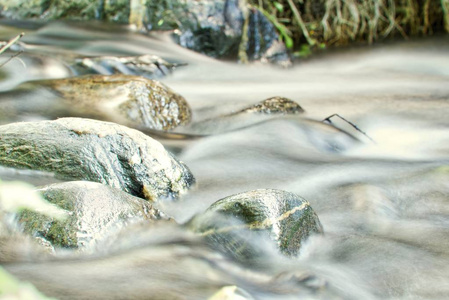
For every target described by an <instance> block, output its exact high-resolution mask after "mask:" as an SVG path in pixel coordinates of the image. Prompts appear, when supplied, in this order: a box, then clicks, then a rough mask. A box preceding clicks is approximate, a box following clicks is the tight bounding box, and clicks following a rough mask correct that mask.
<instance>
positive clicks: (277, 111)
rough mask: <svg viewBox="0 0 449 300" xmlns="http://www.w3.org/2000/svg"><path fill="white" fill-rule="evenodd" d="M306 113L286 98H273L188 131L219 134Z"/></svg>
mask: <svg viewBox="0 0 449 300" xmlns="http://www.w3.org/2000/svg"><path fill="white" fill-rule="evenodd" d="M301 113H304V109H303V108H302V107H301V106H300V105H299V104H298V103H296V102H294V101H292V100H290V99H288V98H284V97H279V96H276V97H271V98H268V99H265V100H263V101H261V102H259V103H256V104H254V105H251V106H249V107H245V108H243V109H240V110H238V111H236V112H232V113H230V114H226V115H222V116H218V117H215V118H210V119H205V120H202V121H199V122H195V123H192V124H191V125H190V126H188V127H187V129H186V130H187V131H188V132H190V133H194V134H217V133H222V132H227V131H232V130H236V129H240V128H244V127H248V126H251V125H254V124H257V123H260V122H263V121H267V120H271V119H274V118H278V117H280V116H285V115H296V114H301Z"/></svg>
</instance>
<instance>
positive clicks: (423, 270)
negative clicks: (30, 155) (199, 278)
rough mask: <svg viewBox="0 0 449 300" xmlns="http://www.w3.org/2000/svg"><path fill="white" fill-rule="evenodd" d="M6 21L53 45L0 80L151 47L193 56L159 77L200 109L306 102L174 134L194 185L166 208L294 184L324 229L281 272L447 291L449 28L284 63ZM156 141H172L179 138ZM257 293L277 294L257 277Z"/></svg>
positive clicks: (395, 293)
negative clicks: (279, 99) (194, 134)
mask: <svg viewBox="0 0 449 300" xmlns="http://www.w3.org/2000/svg"><path fill="white" fill-rule="evenodd" d="M19 25H20V27H22V29H20V28H17V27H18V26H19ZM25 25H27V27H26V28H23V27H25ZM0 29H1V30H0V34H1V36H0V38H3V39H5V38H6V37H10V36H12V35H14V34H16V33H18V32H20V31H21V30H24V31H26V33H27V35H26V36H25V38H24V39H23V41H24V42H26V43H30V44H33V43H34V44H39V46H35V48H34V50H35V51H36V53H48V54H49V56H44V55H41V54H36V55H34V54H23V55H22V56H20V58H21V60H22V61H19V60H13V61H11V62H9V63H8V64H7V65H5V66H4V67H3V68H2V69H1V71H2V72H4V73H5V74H6V75H4V76H7V77H6V78H5V79H3V81H0V89H1V90H7V89H10V88H12V87H13V86H15V85H16V84H18V83H19V82H22V81H26V80H32V79H40V78H55V77H63V76H68V75H69V71H68V69H67V67H66V66H65V65H64V64H61V63H60V62H59V61H58V55H61V56H64V55H70V54H73V53H78V54H79V53H81V54H86V55H105V54H111V55H140V54H147V53H151V54H155V55H158V56H161V57H162V58H164V59H166V60H168V61H172V62H185V63H187V64H188V65H187V66H182V67H179V68H177V69H176V70H175V71H174V72H173V74H170V75H168V76H166V77H164V78H161V81H163V82H164V83H165V84H167V85H168V86H169V87H171V88H172V89H173V90H175V91H176V92H178V93H180V94H181V95H183V96H184V97H185V98H186V99H187V101H188V102H189V104H190V105H191V107H192V110H193V116H194V120H195V121H198V120H203V119H208V118H214V117H217V116H219V115H222V114H224V113H228V112H232V111H236V110H238V109H240V108H243V107H246V106H248V105H250V104H253V103H256V102H259V101H261V100H263V99H266V98H269V97H271V96H283V97H288V98H290V99H292V100H294V101H296V102H298V103H299V104H300V105H301V106H302V107H303V108H304V109H305V111H306V113H305V115H304V116H302V117H296V118H285V119H276V120H271V121H266V122H260V123H257V124H254V125H252V126H248V127H245V128H242V129H239V130H234V131H230V132H226V133H222V134H215V135H211V136H208V137H204V138H200V139H192V140H186V141H183V142H182V143H180V142H179V143H178V144H177V145H176V153H177V154H176V155H177V156H178V157H179V158H180V159H181V160H182V161H184V162H185V163H186V164H187V165H188V166H189V168H190V169H191V171H192V173H193V174H194V175H195V177H196V179H197V185H196V187H195V189H194V190H192V191H191V192H190V193H189V194H187V195H186V196H185V197H184V199H183V201H181V202H178V203H174V204H170V205H165V206H164V207H161V209H163V210H164V211H166V212H167V213H168V214H169V215H172V216H173V217H174V218H175V219H176V220H177V221H178V222H180V223H183V222H186V221H187V220H189V218H190V217H192V216H193V215H194V214H195V213H198V212H201V211H203V210H204V209H206V208H207V207H208V206H209V205H210V204H211V203H213V202H215V201H216V200H218V199H220V198H223V197H225V196H229V195H231V194H235V193H239V192H244V191H249V190H253V189H258V188H275V189H281V190H286V191H290V192H293V193H296V194H298V195H301V196H302V197H304V198H306V199H307V200H308V201H309V202H310V203H311V205H312V207H313V208H314V210H315V211H316V213H317V214H318V216H319V218H320V220H321V222H322V225H323V228H324V232H325V234H324V235H323V236H313V237H311V238H310V239H309V240H308V242H307V244H306V245H304V246H303V248H302V250H301V254H300V256H299V258H297V259H295V260H294V261H290V262H288V263H286V262H285V261H283V260H282V259H281V258H276V257H273V258H272V259H273V261H272V265H276V267H273V270H275V272H276V273H282V272H300V271H301V272H307V273H310V274H313V275H314V276H316V278H318V279H319V280H320V282H325V284H324V286H332V287H334V288H335V290H336V291H337V292H336V294H337V295H340V296H341V297H342V298H353V299H371V298H373V299H376V298H378V299H446V298H447V297H448V296H449V250H448V249H449V130H448V129H449V121H448V115H449V51H448V50H449V39H448V38H447V37H439V38H433V39H426V40H417V41H406V42H398V43H392V44H386V45H377V46H374V47H369V48H368V47H361V48H348V49H341V50H338V51H332V52H330V53H325V54H320V55H317V56H316V57H314V58H312V59H309V60H306V61H301V62H298V63H296V64H295V66H294V67H293V68H292V69H288V70H282V69H278V68H275V67H270V66H267V65H259V64H257V63H256V64H252V65H239V64H236V63H233V62H222V61H217V60H214V59H212V58H208V57H204V56H202V55H200V54H197V53H193V52H191V51H189V50H186V49H182V48H180V47H179V46H177V45H175V44H174V43H173V42H172V41H171V40H170V36H169V35H168V34H166V33H152V34H150V35H149V36H144V35H139V34H133V33H129V32H127V31H126V30H125V29H123V28H119V27H117V28H103V27H102V26H101V25H99V24H88V25H83V26H81V25H74V24H71V25H70V24H66V23H50V24H42V25H39V26H36V25H35V24H34V25H33V26H31V25H29V24H24V23H22V24H15V25H14V26H6V25H4V26H2V27H0ZM335 113H338V114H340V115H341V116H343V117H345V118H346V119H348V120H350V121H351V122H353V123H355V124H357V126H358V127H359V128H361V129H362V130H363V131H364V132H366V133H367V135H368V136H369V137H370V138H372V139H373V140H374V142H372V141H370V140H369V139H366V138H365V137H364V136H362V135H359V138H360V139H362V140H363V141H362V142H358V141H356V140H355V139H353V138H351V137H350V136H348V135H347V134H344V133H343V132H341V131H338V130H332V127H329V126H326V125H325V124H322V123H321V122H320V121H321V120H323V119H324V118H326V117H328V116H330V115H332V114H335ZM341 124H342V126H344V124H343V123H341ZM346 129H347V130H352V128H349V127H347V128H346ZM354 134H357V133H354ZM162 142H163V143H164V144H165V145H166V146H167V147H169V148H170V147H172V146H173V141H169V140H162ZM4 174H6V173H5V171H4ZM3 176H6V177H7V178H6V179H14V178H25V177H26V176H25V177H24V176H21V175H17V174H15V173H14V174H10V173H7V174H6V175H3ZM166 234H169V235H171V234H173V235H176V231H173V232H171V231H169V232H168V233H166ZM156 252H157V251H156ZM157 253H159V252H157ZM157 253H156V254H157ZM159 254H160V253H159ZM130 255H134V254H130ZM136 259H137V258H136ZM276 259H278V260H279V261H276ZM161 261H162V262H165V263H166V264H167V266H166V268H174V267H175V266H173V263H170V262H168V261H165V260H164V259H162V260H161ZM160 264H161V265H162V264H163V263H160ZM182 267H183V268H188V267H191V268H193V269H194V268H195V265H191V266H190V265H189V266H184V265H182ZM162 268H164V266H163V267H162ZM180 268H181V267H180ZM18 270H19V271H17V270H16V271H15V274H19V275H20V274H21V273H20V268H19V269H18ZM25 270H27V269H25ZM56 270H58V271H59V269H56ZM105 270H106V271H105V272H107V271H110V270H111V269H105ZM12 271H14V270H12ZM184 271H185V270H184ZM184 271H183V269H180V272H181V273H182V272H184ZM265 271H267V270H265ZM267 272H268V271H267ZM24 273H26V272H24ZM230 273H232V272H230V271H229V273H226V272H225V274H226V276H230V275H229V274H230ZM268 273H269V272H268ZM80 274H84V273H80ZM99 274H100V275H98V276H101V272H100V273H99ZM145 274H146V273H145ZM147 275H148V274H147ZM23 276H24V277H25V278H27V276H25V275H23ZM142 276H143V275H142ZM148 276H150V275H148ZM155 276H161V275H160V274H156V275H155ZM170 276H172V277H170ZM170 276H168V275H167V277H161V278H166V281H167V280H168V281H170V280H172V281H173V282H166V281H165V282H162V280H161V279H159V280H158V281H157V282H158V284H160V285H162V286H164V284H165V286H166V288H172V289H179V290H180V291H182V288H183V284H184V281H179V278H177V279H176V280H175V278H176V277H175V276H174V275H173V274H171V275H170ZM220 276H225V275H223V274H222V275H220ZM131 278H133V277H131ZM150 278H151V277H150ZM195 278H196V277H195ZM136 280H137V279H136ZM148 280H150V279H148ZM192 280H194V279H192ZM111 282H112V283H111V284H110V285H114V282H113V281H111ZM55 284H58V283H57V282H56V283H55ZM242 285H243V283H242ZM102 288H103V289H104V290H107V289H109V288H110V286H107V285H105V286H103V287H102ZM50 290H51V289H50ZM60 292H61V293H63V290H61V291H60ZM128 292H129V291H128ZM252 293H253V295H255V296H256V298H266V299H270V298H271V297H273V296H270V294H268V293H267V294H265V293H264V292H263V289H261V290H260V291H259V292H254V291H252ZM128 295H129V294H128ZM122 296H123V295H122ZM314 297H315V296H314V295H313V294H312V295H305V296H304V298H307V299H309V298H314ZM123 298H127V297H126V296H123ZM186 298H188V297H187V296H186ZM324 298H326V297H324Z"/></svg>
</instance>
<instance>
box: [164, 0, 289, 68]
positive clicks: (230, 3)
mask: <svg viewBox="0 0 449 300" xmlns="http://www.w3.org/2000/svg"><path fill="white" fill-rule="evenodd" d="M177 5H178V6H179V7H181V8H179V9H175V10H173V11H174V14H175V17H176V19H177V20H179V26H178V31H177V32H176V35H175V37H176V40H177V42H178V43H179V44H180V45H181V46H183V47H186V48H189V49H192V50H195V51H198V52H201V53H205V54H207V55H209V56H212V57H217V58H237V57H238V56H240V59H242V57H241V56H242V55H243V53H244V56H245V58H243V60H245V59H249V60H259V59H261V60H262V61H268V62H272V63H276V64H279V65H282V66H290V65H291V61H290V58H289V56H288V54H287V51H286V48H285V46H284V44H283V43H281V42H279V41H278V40H279V35H278V34H277V32H276V30H275V27H274V26H273V24H272V23H271V22H269V20H268V19H267V18H266V17H265V16H264V15H263V14H262V13H261V12H260V11H259V10H257V9H249V8H248V7H247V6H246V1H238V0H224V1H211V0H204V1H190V0H189V1H185V2H183V1H179V4H177ZM175 7H176V6H175ZM182 8H183V9H182ZM245 23H246V24H245ZM242 40H244V41H246V42H244V43H243V44H241V42H242ZM239 52H240V54H239Z"/></svg>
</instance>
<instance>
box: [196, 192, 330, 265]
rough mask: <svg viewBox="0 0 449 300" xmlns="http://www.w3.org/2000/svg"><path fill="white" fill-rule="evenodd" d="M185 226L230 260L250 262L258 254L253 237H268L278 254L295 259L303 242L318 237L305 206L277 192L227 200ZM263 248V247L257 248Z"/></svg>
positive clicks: (314, 218)
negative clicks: (311, 236) (237, 259)
mask: <svg viewBox="0 0 449 300" xmlns="http://www.w3.org/2000/svg"><path fill="white" fill-rule="evenodd" d="M189 226H190V227H191V228H192V229H193V230H194V231H196V232H198V233H201V234H202V235H203V236H205V238H206V239H207V240H208V241H210V242H212V243H214V244H216V245H217V246H218V247H219V248H220V249H221V250H224V251H225V252H227V253H230V254H231V256H236V257H242V258H243V259H248V258H249V259H251V256H253V255H256V254H258V251H259V250H258V249H254V247H257V239H256V238H254V233H256V234H257V235H259V236H261V237H262V238H263V237H269V238H270V240H271V241H273V242H274V243H275V246H276V247H277V248H278V249H279V250H280V252H281V253H283V254H285V255H287V256H295V255H297V254H298V253H299V251H300V249H301V245H302V244H303V242H304V241H305V240H306V239H307V238H308V237H309V236H310V235H311V234H314V233H322V232H323V228H322V226H321V223H320V221H319V219H318V216H317V215H316V214H315V212H314V211H313V209H312V207H311V206H310V204H309V202H307V201H306V200H304V199H303V198H301V197H299V196H297V195H295V194H292V193H289V192H285V191H281V190H273V189H261V190H254V191H250V192H245V193H241V194H237V195H233V196H229V197H226V198H223V199H221V200H218V201H217V202H215V203H214V204H212V205H211V206H210V207H209V208H208V209H207V210H206V212H204V213H203V214H201V215H199V216H197V217H194V219H192V220H191V221H190V223H189ZM261 247H263V245H261Z"/></svg>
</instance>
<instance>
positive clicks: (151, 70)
mask: <svg viewBox="0 0 449 300" xmlns="http://www.w3.org/2000/svg"><path fill="white" fill-rule="evenodd" d="M177 66H178V64H172V63H169V62H167V61H165V60H164V59H162V58H160V57H158V56H156V55H150V54H147V55H141V56H97V57H82V58H76V59H75V61H74V63H73V64H72V69H73V70H74V71H75V73H76V74H77V75H86V74H102V75H113V74H127V75H138V76H144V77H147V78H150V79H155V78H161V77H164V76H166V75H168V74H170V73H171V72H173V70H174V69H175V68H176V67H177Z"/></svg>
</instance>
